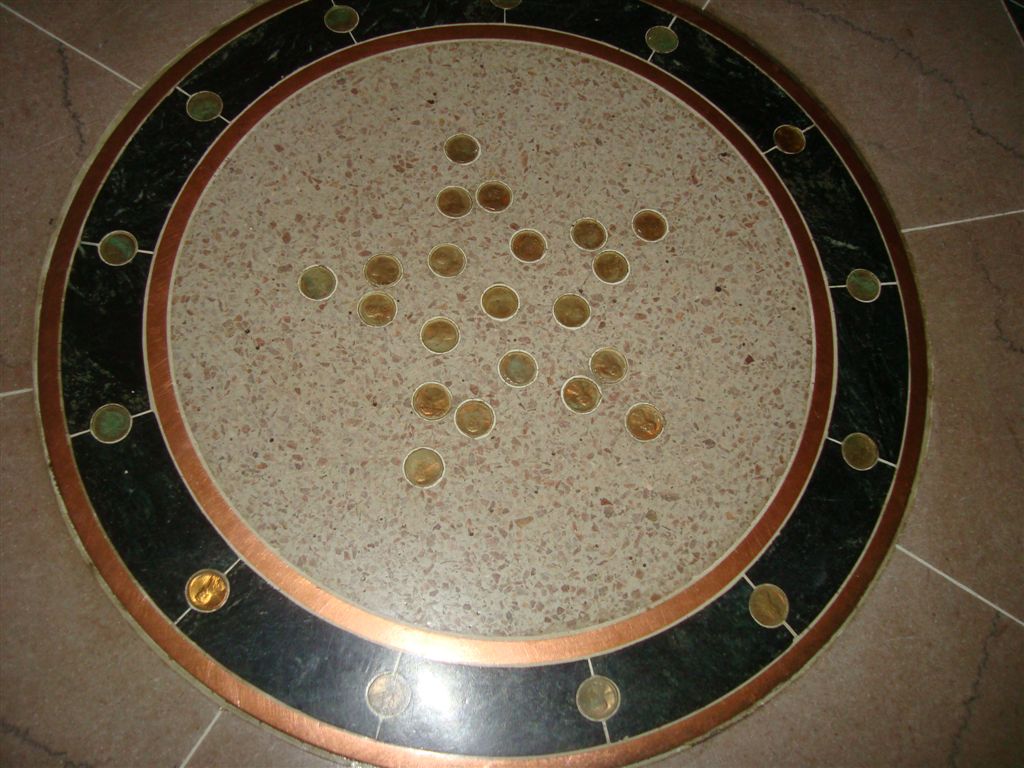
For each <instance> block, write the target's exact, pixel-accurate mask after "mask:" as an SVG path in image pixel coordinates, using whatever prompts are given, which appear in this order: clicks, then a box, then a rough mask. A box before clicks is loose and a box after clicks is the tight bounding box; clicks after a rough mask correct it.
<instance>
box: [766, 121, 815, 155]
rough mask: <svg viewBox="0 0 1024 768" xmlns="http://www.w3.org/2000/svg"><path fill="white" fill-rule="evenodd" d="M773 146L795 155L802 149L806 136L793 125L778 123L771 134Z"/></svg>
mask: <svg viewBox="0 0 1024 768" xmlns="http://www.w3.org/2000/svg"><path fill="white" fill-rule="evenodd" d="M772 138H773V139H774V140H775V148H776V149H778V150H779V151H780V152H782V153H784V154H787V155H796V154H799V153H800V152H803V151H804V147H806V146H807V137H806V136H805V135H804V132H803V131H801V130H800V129H799V128H797V127H796V126H795V125H780V126H779V127H778V128H776V129H775V132H774V133H773V134H772Z"/></svg>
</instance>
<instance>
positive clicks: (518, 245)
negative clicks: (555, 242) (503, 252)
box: [508, 229, 548, 264]
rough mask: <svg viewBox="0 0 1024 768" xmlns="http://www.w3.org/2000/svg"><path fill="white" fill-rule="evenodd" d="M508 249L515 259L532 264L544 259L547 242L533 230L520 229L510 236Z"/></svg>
mask: <svg viewBox="0 0 1024 768" xmlns="http://www.w3.org/2000/svg"><path fill="white" fill-rule="evenodd" d="M508 247H509V250H510V251H512V255H513V256H515V257H516V258H517V259H519V260H520V261H525V262H526V263H527V264H532V263H533V262H535V261H540V260H541V259H543V258H544V254H545V253H546V252H547V250H548V241H547V238H545V237H544V235H542V234H541V233H540V232H538V231H537V230H535V229H521V230H519V231H518V232H516V233H515V234H514V235H512V239H511V240H509V242H508Z"/></svg>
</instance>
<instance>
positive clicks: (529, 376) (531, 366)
mask: <svg viewBox="0 0 1024 768" xmlns="http://www.w3.org/2000/svg"><path fill="white" fill-rule="evenodd" d="M498 375H499V376H501V380H502V381H504V382H505V383H506V384H508V385H509V386H510V387H516V388H517V389H518V388H521V387H528V386H530V385H531V384H533V382H535V381H536V380H537V359H536V358H535V357H534V356H533V355H531V354H530V353H529V352H527V351H526V350H523V349H513V350H510V351H508V352H506V353H505V354H504V355H502V356H501V360H499V361H498Z"/></svg>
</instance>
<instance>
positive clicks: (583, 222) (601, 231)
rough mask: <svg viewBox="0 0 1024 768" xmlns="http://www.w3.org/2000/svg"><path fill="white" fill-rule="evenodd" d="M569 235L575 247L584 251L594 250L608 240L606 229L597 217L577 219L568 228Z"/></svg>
mask: <svg viewBox="0 0 1024 768" xmlns="http://www.w3.org/2000/svg"><path fill="white" fill-rule="evenodd" d="M569 237H570V238H572V241H573V243H575V244H576V247H577V248H582V249H583V250H584V251H596V250H597V249H598V248H600V247H602V246H603V245H604V244H605V243H606V242H608V230H606V229H605V228H604V224H602V223H601V222H600V221H598V220H597V219H591V218H586V219H578V220H577V221H576V222H574V223H573V225H572V229H570V230H569Z"/></svg>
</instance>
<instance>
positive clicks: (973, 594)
mask: <svg viewBox="0 0 1024 768" xmlns="http://www.w3.org/2000/svg"><path fill="white" fill-rule="evenodd" d="M895 548H896V549H898V550H899V551H900V552H902V553H903V554H904V555H906V556H907V557H909V558H912V559H914V560H917V562H919V563H920V564H921V565H923V566H924V567H925V568H927V569H928V570H930V571H934V572H935V573H937V574H939V576H941V577H942V578H944V579H945V580H946V581H948V582H949V583H950V584H953V585H955V586H957V587H960V589H962V590H963V591H964V592H966V593H967V594H969V595H970V596H971V597H975V598H977V599H978V600H980V601H981V602H983V603H984V604H985V605H987V606H988V607H989V608H991V609H992V610H993V611H997V612H998V613H1001V614H1003V616H1005V617H1006V618H1008V619H1009V620H1010V621H1014V622H1016V623H1018V624H1020V625H1021V626H1022V627H1024V621H1021V620H1020V619H1018V618H1017V617H1016V616H1014V615H1013V614H1012V613H1010V612H1009V611H1007V610H1006V609H1005V608H1000V607H999V606H998V605H996V604H995V603H993V602H992V601H991V600H989V599H987V598H984V597H982V596H981V595H979V594H978V593H977V592H975V591H974V590H973V589H971V588H970V587H968V586H967V585H966V584H961V583H960V582H959V581H957V580H956V579H954V578H953V577H952V576H950V575H949V574H948V573H946V572H945V571H940V570H939V569H938V568H936V567H935V566H934V565H932V564H931V563H929V562H928V561H927V560H924V559H923V558H920V557H918V556H917V555H915V554H914V553H913V552H911V551H910V550H909V549H907V548H906V547H904V546H903V545H902V544H897V545H896V547H895Z"/></svg>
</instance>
